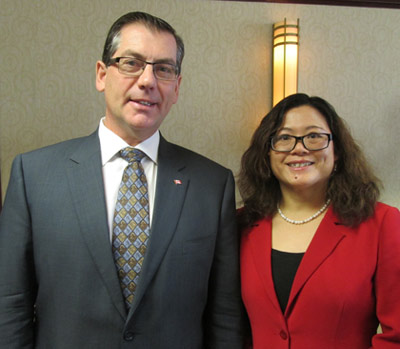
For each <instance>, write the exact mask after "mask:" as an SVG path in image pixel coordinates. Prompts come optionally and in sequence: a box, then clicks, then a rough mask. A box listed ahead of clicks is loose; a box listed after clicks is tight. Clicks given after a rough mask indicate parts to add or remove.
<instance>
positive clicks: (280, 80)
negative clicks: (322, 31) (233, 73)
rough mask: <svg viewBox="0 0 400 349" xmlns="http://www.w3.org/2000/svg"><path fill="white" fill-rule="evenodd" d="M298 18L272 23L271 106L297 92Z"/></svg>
mask: <svg viewBox="0 0 400 349" xmlns="http://www.w3.org/2000/svg"><path fill="white" fill-rule="evenodd" d="M299 22H300V21H299V19H297V22H288V21H287V20H286V18H285V20H284V21H283V22H279V23H275V24H274V25H273V32H274V39H273V57H272V65H273V70H272V82H273V89H272V91H273V92H272V106H274V105H275V104H276V103H278V102H279V101H280V100H282V99H283V98H285V97H287V96H289V95H291V94H293V93H297V80H298V61H299V30H300V28H299Z"/></svg>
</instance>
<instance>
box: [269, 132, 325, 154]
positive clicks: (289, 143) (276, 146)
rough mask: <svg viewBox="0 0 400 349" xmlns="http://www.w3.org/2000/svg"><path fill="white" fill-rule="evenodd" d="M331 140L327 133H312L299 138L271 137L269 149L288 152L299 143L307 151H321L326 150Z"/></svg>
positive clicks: (289, 136)
mask: <svg viewBox="0 0 400 349" xmlns="http://www.w3.org/2000/svg"><path fill="white" fill-rule="evenodd" d="M332 138H333V136H332V135H331V134H329V133H315V132H314V133H310V134H308V135H305V136H301V137H297V136H292V135H287V134H280V135H275V136H272V137H271V148H272V149H273V150H275V151H279V152H290V151H292V150H293V149H294V148H295V147H296V144H297V142H298V141H301V142H302V143H303V146H304V148H306V149H307V150H311V151H315V150H322V149H325V148H328V146H329V142H330V141H331V140H332Z"/></svg>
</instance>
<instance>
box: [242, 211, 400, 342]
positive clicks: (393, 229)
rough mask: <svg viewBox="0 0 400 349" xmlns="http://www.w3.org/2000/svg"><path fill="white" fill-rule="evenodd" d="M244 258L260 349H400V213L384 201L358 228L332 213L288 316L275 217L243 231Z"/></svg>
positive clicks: (308, 256)
mask: <svg viewBox="0 0 400 349" xmlns="http://www.w3.org/2000/svg"><path fill="white" fill-rule="evenodd" d="M240 258H241V277H242V296H243V301H244V303H245V306H246V309H247V312H248V316H249V319H250V324H251V328H252V336H253V345H254V349H261V348H268V349H281V348H291V349H347V348H348V349H367V348H376V349H378V348H381V349H392V348H393V349H394V348H396V349H399V348H400V212H399V210H398V209H397V208H394V207H390V206H387V205H385V204H382V203H379V204H378V206H377V208H376V211H375V214H374V216H373V217H372V218H370V219H368V220H367V221H365V222H364V223H362V224H361V225H360V226H359V227H357V228H349V227H345V226H343V225H341V224H340V222H339V220H338V218H337V217H336V216H335V214H334V213H333V211H332V209H331V208H329V209H328V211H327V213H326V215H325V217H324V218H323V220H322V222H321V224H320V226H319V228H318V230H317V232H316V233H315V236H314V238H313V240H312V242H311V244H310V246H309V247H308V249H307V251H306V253H305V255H304V257H303V260H302V261H301V263H300V266H299V269H298V271H297V274H296V277H295V279H294V282H293V286H292V290H291V293H290V297H289V302H288V305H287V308H286V311H285V314H282V312H281V310H280V307H279V303H278V299H277V297H276V294H275V290H274V284H273V280H272V272H271V220H270V219H262V220H260V221H258V222H257V223H256V224H255V225H254V226H252V227H251V228H249V229H248V230H247V231H245V232H244V233H243V235H242V244H241V257H240ZM378 323H381V326H382V329H383V333H382V334H376V330H377V326H378Z"/></svg>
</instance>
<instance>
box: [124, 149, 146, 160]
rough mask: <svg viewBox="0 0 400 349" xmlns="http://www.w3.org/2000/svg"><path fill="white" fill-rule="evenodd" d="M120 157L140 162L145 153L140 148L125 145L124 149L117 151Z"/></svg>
mask: <svg viewBox="0 0 400 349" xmlns="http://www.w3.org/2000/svg"><path fill="white" fill-rule="evenodd" d="M119 153H120V155H121V157H122V158H123V159H124V160H126V161H128V162H129V163H131V162H135V161H137V162H140V161H141V160H142V159H143V158H144V157H145V156H146V154H145V153H143V152H142V151H141V150H139V149H135V148H131V147H127V148H124V149H121V150H120V151H119Z"/></svg>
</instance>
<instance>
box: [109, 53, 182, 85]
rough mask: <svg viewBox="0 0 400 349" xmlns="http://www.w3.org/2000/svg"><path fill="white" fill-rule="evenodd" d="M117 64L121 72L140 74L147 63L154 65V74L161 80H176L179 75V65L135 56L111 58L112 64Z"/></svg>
mask: <svg viewBox="0 0 400 349" xmlns="http://www.w3.org/2000/svg"><path fill="white" fill-rule="evenodd" d="M112 64H116V65H117V66H118V71H119V72H120V73H121V74H124V75H128V76H140V75H141V74H142V73H143V71H144V70H145V69H146V66H147V64H150V65H152V66H153V73H154V76H155V77H156V78H157V79H159V80H176V78H177V77H178V75H179V71H178V67H177V66H176V65H174V64H170V63H158V62H156V63H152V62H146V61H143V60H142V59H139V58H135V57H115V58H111V59H110V64H109V65H112Z"/></svg>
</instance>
